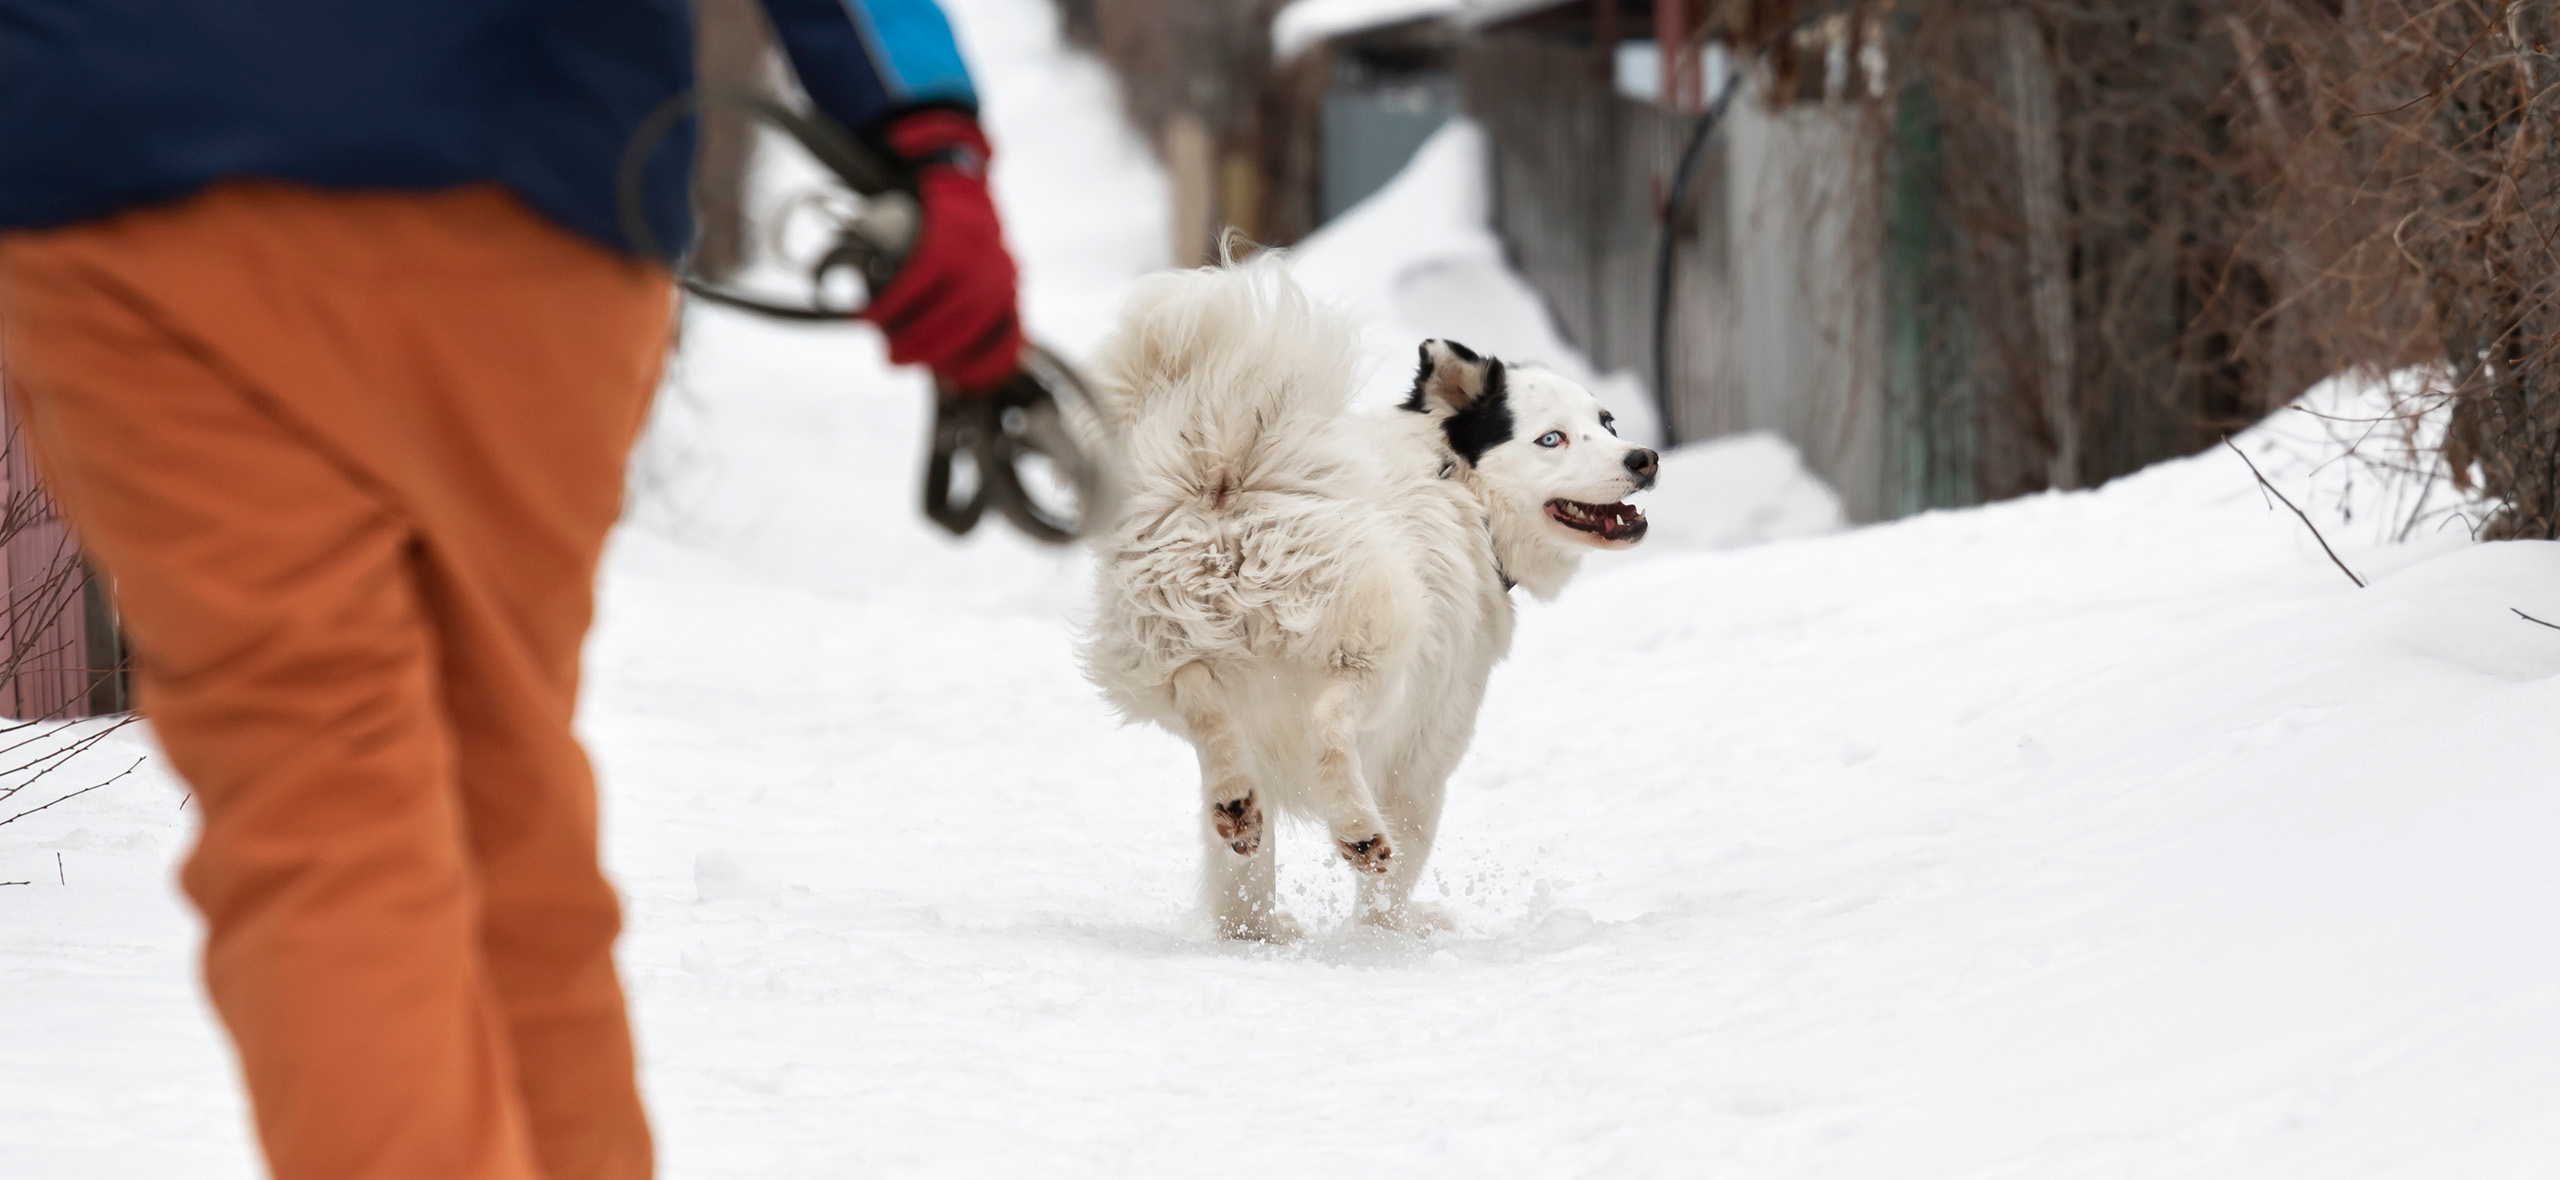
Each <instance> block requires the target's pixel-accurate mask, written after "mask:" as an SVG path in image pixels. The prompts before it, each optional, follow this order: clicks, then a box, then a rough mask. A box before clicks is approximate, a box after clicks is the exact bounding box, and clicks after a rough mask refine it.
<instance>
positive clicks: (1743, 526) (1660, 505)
mask: <svg viewBox="0 0 2560 1180" xmlns="http://www.w3.org/2000/svg"><path fill="white" fill-rule="evenodd" d="M1642 499H1643V501H1644V511H1645V518H1646V519H1647V520H1648V521H1649V522H1650V524H1649V527H1648V528H1647V529H1646V530H1645V537H1644V544H1645V547H1646V549H1647V550H1648V551H1657V552H1658V551H1660V550H1661V549H1666V548H1676V549H1739V548H1742V547H1744V546H1747V545H1761V544H1766V543H1768V542H1771V541H1783V540H1789V539H1792V538H1796V537H1812V536H1819V535H1821V534H1823V533H1831V532H1838V531H1839V530H1840V529H1842V528H1845V527H1847V525H1848V516H1847V515H1846V514H1845V513H1843V512H1842V511H1841V508H1840V496H1839V494H1838V493H1836V492H1834V491H1832V490H1831V488H1830V485H1828V484H1825V483H1823V482H1822V480H1821V478H1820V477H1819V476H1816V475H1815V474H1813V472H1811V471H1808V470H1806V469H1805V465H1804V457H1803V456H1802V455H1800V454H1798V453H1797V452H1796V448H1795V445H1794V444H1792V443H1789V442H1788V441H1787V440H1785V439H1782V438H1779V437H1778V436H1777V435H1774V434H1762V433H1755V434H1737V435H1730V436H1727V437H1725V438H1719V439H1714V440H1711V441H1708V442H1700V443H1690V444H1688V445H1687V446H1683V447H1678V448H1675V449H1673V450H1672V451H1670V452H1669V453H1667V454H1665V455H1663V456H1662V474H1661V482H1660V483H1659V484H1657V485H1656V486H1655V487H1654V489H1653V490H1652V491H1650V492H1646V493H1645V494H1644V495H1643V497H1642Z"/></svg>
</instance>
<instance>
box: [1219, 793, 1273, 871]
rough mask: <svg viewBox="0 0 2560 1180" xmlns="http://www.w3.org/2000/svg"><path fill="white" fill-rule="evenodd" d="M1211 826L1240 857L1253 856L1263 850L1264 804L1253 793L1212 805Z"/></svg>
mask: <svg viewBox="0 0 2560 1180" xmlns="http://www.w3.org/2000/svg"><path fill="white" fill-rule="evenodd" d="M1209 824H1210V826H1211V827H1214V828H1216V829H1217V831H1218V838H1219V839H1221V840H1224V841H1226V842H1227V847H1229V848H1232V849H1235V850H1236V855H1238V856H1251V855H1253V854H1254V853H1255V852H1257V851H1259V850H1260V849H1261V848H1262V804H1261V803H1259V802H1257V801H1256V800H1255V799H1254V797H1253V794H1252V793H1251V792H1246V793H1245V795H1244V797H1242V798H1239V799H1229V800H1227V801H1226V802H1224V803H1212V804H1210V805H1209Z"/></svg>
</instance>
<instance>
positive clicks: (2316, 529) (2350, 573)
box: [2222, 438, 2364, 590]
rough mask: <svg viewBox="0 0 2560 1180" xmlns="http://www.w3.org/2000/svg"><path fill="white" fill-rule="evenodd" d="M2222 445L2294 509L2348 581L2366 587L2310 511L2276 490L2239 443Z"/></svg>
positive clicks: (2224, 440) (2228, 442) (2280, 500)
mask: <svg viewBox="0 0 2560 1180" xmlns="http://www.w3.org/2000/svg"><path fill="white" fill-rule="evenodd" d="M2222 445H2224V446H2226V447H2230V448H2231V453H2232V454H2234V455H2238V456H2240V461H2241V462H2243V463H2248V464H2249V474H2251V475H2254V476H2257V477H2258V486H2259V487H2262V488H2265V489H2266V490H2267V494H2268V495H2271V496H2274V497H2275V498H2276V500H2277V502H2279V503H2281V504H2283V505H2284V506H2285V507H2287V508H2291V509H2293V514H2294V516H2295V517H2297V518H2299V519H2300V520H2301V521H2302V527H2304V528H2306V529H2309V530H2311V539H2312V540H2314V541H2318V542H2320V551H2321V552H2322V553H2326V554H2328V555H2329V560H2330V562H2331V563H2333V564H2335V565H2336V566H2337V567H2338V572H2339V573H2342V574H2345V575H2346V576H2347V580H2348V581H2350V582H2353V583H2355V584H2356V589H2358V590H2362V589H2364V579H2363V578H2359V577H2357V576H2356V572H2355V571H2354V570H2351V569H2348V568H2347V563H2346V562H2344V561H2340V560H2338V551H2337V550H2335V549H2332V548H2330V547H2329V538H2327V537H2324V536H2321V535H2320V526H2319V525H2316V524H2313V523H2311V517H2310V515H2309V514H2308V513H2305V512H2304V511H2303V510H2302V509H2300V508H2296V507H2294V503H2293V501H2292V500H2289V499H2287V498H2285V494H2284V493H2283V492H2280V491H2277V490H2276V485H2274V484H2271V483H2268V482H2267V477H2266V474H2265V473H2264V472H2261V471H2259V470H2258V465H2257V464H2256V463H2251V462H2250V461H2249V453H2248V452H2247V451H2243V450H2241V449H2240V447H2239V445H2238V444H2236V443H2234V442H2232V441H2231V440H2230V439H2228V438H2226V439H2223V440H2222Z"/></svg>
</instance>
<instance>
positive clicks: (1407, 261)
mask: <svg viewBox="0 0 2560 1180" xmlns="http://www.w3.org/2000/svg"><path fill="white" fill-rule="evenodd" d="M1485 169H1486V162H1485V143H1484V130H1483V129H1482V128H1480V127H1478V126H1476V125H1475V123H1474V122H1473V121H1471V120H1467V119H1452V120H1450V121H1449V123H1448V125H1447V126H1444V127H1442V128H1441V129H1440V130H1439V131H1437V132H1435V133H1433V135H1432V137H1431V138H1430V139H1429V140H1427V141H1425V142H1424V143H1423V145H1422V147H1421V149H1420V150H1419V151H1417V152H1415V153H1414V157H1413V161H1412V162H1411V163H1409V164H1407V165H1405V169H1404V171H1403V172H1401V173H1398V174H1397V175H1396V178H1395V179H1394V180H1393V181H1391V182H1389V183H1388V184H1387V186H1386V187H1385V188H1383V189H1380V190H1378V191H1377V192H1375V193H1373V194H1370V196H1369V198H1368V199H1367V200H1364V201H1362V202H1360V203H1359V204H1357V205H1354V206H1352V207H1351V208H1350V209H1348V210H1346V211H1344V213H1343V214H1342V216H1340V217H1337V218H1335V219H1334V220H1333V222H1332V223H1331V224H1329V225H1326V226H1325V227H1324V228H1323V229H1320V230H1318V231H1316V232H1315V234H1314V235H1312V236H1310V237H1309V238H1308V239H1307V240H1306V241H1304V242H1301V243H1299V245H1298V247H1297V249H1296V250H1295V251H1294V253H1295V256H1296V262H1295V264H1294V266H1293V268H1292V269H1293V272H1294V273H1295V274H1296V275H1297V276H1298V281H1299V282H1300V283H1301V284H1303V285H1304V286H1305V287H1306V288H1307V289H1308V290H1309V291H1312V292H1315V293H1316V294H1318V295H1321V296H1323V297H1326V298H1329V299H1332V300H1335V301H1336V302H1339V303H1341V304H1343V305H1344V306H1347V307H1350V308H1352V309H1353V310H1354V311H1356V312H1358V313H1359V314H1361V315H1363V316H1365V317H1367V318H1368V319H1369V320H1370V321H1371V323H1372V324H1374V325H1375V327H1374V328H1373V329H1372V331H1371V332H1370V334H1369V352H1370V356H1371V367H1370V372H1369V382H1368V385H1367V387H1366V388H1365V389H1364V391H1363V393H1362V396H1363V397H1364V398H1365V399H1366V400H1368V401H1370V402H1373V403H1378V404H1384V403H1387V402H1392V401H1396V400H1399V399H1401V398H1402V397H1403V396H1404V394H1405V392H1406V389H1407V387H1408V386H1409V385H1410V384H1411V382H1412V379H1413V350H1414V347H1415V346H1416V345H1418V344H1420V343H1421V342H1422V341H1423V340H1425V339H1427V338H1430V337H1433V336H1443V337H1447V338H1450V339H1453V340H1457V341H1460V342H1462V343H1466V344H1469V345H1472V346H1475V347H1476V348H1478V349H1480V350H1483V351H1487V352H1494V353H1498V354H1499V355H1501V356H1502V357H1503V359H1505V360H1509V361H1515V362H1518V361H1526V362H1530V363H1533V364H1542V365H1545V366H1547V367H1549V368H1551V369H1554V370H1556V371H1557V372H1560V373H1562V374H1564V375H1565V376H1567V377H1571V378H1573V379H1574V380H1576V381H1579V382H1581V383H1582V384H1583V385H1584V386H1586V387H1588V388H1589V389H1590V390H1591V391H1592V392H1593V393H1595V394H1597V395H1599V397H1600V400H1601V402H1602V403H1603V404H1606V405H1607V406H1608V407H1609V409H1610V411H1611V412H1612V413H1615V414H1616V415H1617V416H1618V430H1619V433H1621V434H1623V435H1625V436H1627V437H1629V438H1634V439H1639V440H1642V441H1647V442H1651V441H1655V440H1658V439H1660V438H1661V437H1662V432H1661V429H1660V427H1659V426H1658V425H1657V421H1658V418H1659V416H1658V415H1657V414H1656V413H1655V412H1654V408H1653V399H1652V398H1651V397H1649V396H1647V394H1646V393H1645V391H1644V387H1643V385H1642V384H1640V383H1639V382H1637V381H1636V379H1635V378H1634V377H1633V376H1632V375H1629V374H1625V373H1610V374H1601V373H1597V372H1595V371H1593V369H1592V366H1591V362H1590V361H1589V360H1587V359H1585V358H1584V357H1583V355H1582V354H1581V353H1580V352H1579V351H1577V350H1576V349H1575V348H1574V347H1573V346H1572V345H1571V344H1568V343H1566V342H1565V340H1564V338H1563V336H1562V335H1560V334H1559V333H1558V332H1557V331H1556V327H1555V322H1554V321H1553V320H1552V319H1550V318H1549V317H1548V315H1547V310H1546V305H1545V304H1544V303H1543V302H1541V301H1540V300H1539V298H1538V293H1537V292H1536V291H1534V290H1532V289H1530V287H1529V284H1528V283H1527V282H1526V281H1524V280H1523V279H1521V277H1520V276H1519V275H1518V274H1517V273H1515V272H1513V271H1512V270H1511V268H1510V267H1509V266H1508V265H1507V264H1505V263H1504V262H1503V259H1502V243H1501V242H1500V241H1499V240H1498V239H1496V238H1495V237H1494V236H1493V230H1492V229H1491V228H1490V227H1491V224H1492V221H1491V218H1490V217H1489V216H1488V215H1487V214H1488V208H1487V204H1486V202H1487V200H1488V197H1487V195H1486V191H1485Z"/></svg>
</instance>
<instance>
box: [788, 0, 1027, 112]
mask: <svg viewBox="0 0 2560 1180" xmlns="http://www.w3.org/2000/svg"><path fill="white" fill-rule="evenodd" d="M764 10H765V15H766V16H767V17H768V18H770V19H771V20H772V21H773V31H774V34H775V35H776V36H777V37H779V38H780V39H781V41H782V49H783V52H784V53H785V54H787V55H789V56H790V58H791V70H792V72H793V73H795V74H797V75H799V78H800V88H801V89H802V90H805V91H807V92H808V94H809V100H810V101H811V102H814V103H816V104H818V109H819V110H822V111H825V112H826V113H827V114H828V115H829V116H830V117H832V118H833V119H835V120H836V121H837V122H839V123H842V124H844V125H845V127H847V128H849V129H851V130H853V131H855V132H864V131H868V130H869V129H871V127H872V125H873V124H875V123H877V122H878V121H879V120H880V119H881V118H882V117H883V116H885V115H888V114H891V113H893V112H895V111H899V110H903V109H905V108H907V107H915V106H950V107H960V108H963V109H966V110H970V111H975V110H976V109H977V106H978V92H977V89H976V88H975V87H973V86H971V85H970V84H969V68H968V67H967V66H966V65H963V64H962V63H961V61H960V46H959V44H958V43H957V42H955V41H954V40H953V39H952V37H951V23H950V22H949V21H948V20H945V19H944V18H943V15H942V10H941V9H940V8H938V7H935V5H934V0H764Z"/></svg>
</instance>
